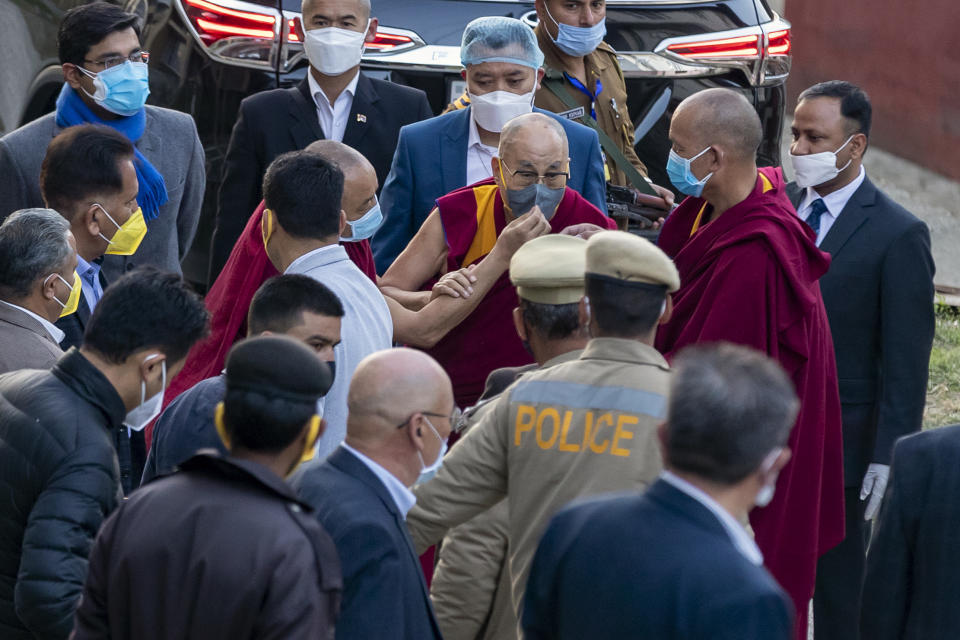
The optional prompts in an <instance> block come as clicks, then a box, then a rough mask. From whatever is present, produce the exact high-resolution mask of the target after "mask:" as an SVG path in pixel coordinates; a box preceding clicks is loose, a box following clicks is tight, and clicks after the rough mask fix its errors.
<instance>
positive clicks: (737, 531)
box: [660, 471, 763, 566]
mask: <svg viewBox="0 0 960 640" xmlns="http://www.w3.org/2000/svg"><path fill="white" fill-rule="evenodd" d="M660 478H661V479H662V480H663V481H665V482H667V483H669V484H671V485H672V486H673V487H674V488H675V489H678V490H679V491H682V492H683V493H685V494H687V495H688V496H690V497H691V498H693V499H694V500H696V501H697V502H699V503H700V504H702V505H703V506H704V507H706V508H707V509H709V510H710V513H712V514H713V515H715V516H716V517H717V519H718V520H719V521H720V524H722V525H723V528H724V529H726V531H727V534H728V535H729V536H730V540H731V542H733V545H734V546H735V547H736V548H737V550H738V551H739V552H740V553H742V554H743V556H744V557H745V558H746V559H747V560H749V561H750V562H752V563H753V564H755V565H757V566H760V565H762V564H763V554H762V553H760V548H759V547H757V543H756V542H754V541H753V538H751V537H750V536H749V535H748V534H747V530H746V528H745V527H744V526H743V525H742V524H740V523H739V522H737V520H736V519H735V518H734V517H733V516H732V515H730V512H729V511H727V510H726V509H724V508H723V507H721V506H720V504H719V503H718V502H717V501H716V500H714V499H713V498H711V497H710V496H709V495H707V494H706V493H705V492H704V491H702V490H700V489H698V488H697V487H695V486H693V485H692V484H690V483H689V482H687V481H686V480H684V479H683V478H681V477H679V476H677V475H676V474H674V473H671V472H669V471H663V472H661V473H660Z"/></svg>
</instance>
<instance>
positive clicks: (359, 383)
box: [294, 349, 459, 640]
mask: <svg viewBox="0 0 960 640" xmlns="http://www.w3.org/2000/svg"><path fill="white" fill-rule="evenodd" d="M348 405H349V417H348V419H347V438H346V440H345V441H344V443H343V444H342V445H340V447H339V448H338V449H337V450H336V451H334V452H333V453H332V454H331V455H330V457H329V458H327V460H326V462H323V463H322V464H318V463H310V464H308V465H305V466H304V469H303V471H302V473H300V474H298V477H297V478H295V479H294V485H295V487H296V488H297V493H298V494H299V495H300V498H301V499H302V500H304V501H305V502H307V503H308V504H310V505H311V506H312V507H313V508H314V509H315V510H316V516H317V519H318V520H319V521H320V524H322V525H323V526H324V528H325V529H326V530H327V531H328V532H329V533H330V535H331V537H332V538H333V541H334V543H335V544H336V546H337V551H338V552H339V554H340V562H341V564H342V568H343V594H344V597H343V602H342V604H341V609H340V619H339V621H338V622H337V632H336V637H337V638H338V639H340V640H367V639H368V638H387V637H389V638H392V639H394V640H430V639H431V638H433V639H436V640H440V638H441V634H440V630H439V628H438V626H437V621H436V619H435V617H434V614H433V608H432V606H431V605H430V598H429V596H428V594H427V586H426V583H425V581H424V578H423V573H422V571H421V570H420V564H419V561H418V560H417V556H415V555H414V553H413V544H412V543H411V541H410V537H409V534H408V533H407V527H406V524H405V522H404V520H405V519H406V516H407V512H408V511H409V510H410V508H411V507H412V506H413V504H414V503H415V502H416V498H415V497H414V495H413V493H411V491H410V487H411V486H413V485H414V484H415V483H418V482H422V481H424V480H426V479H427V478H429V477H432V475H433V474H434V473H436V471H437V469H438V468H440V466H441V463H442V462H443V454H444V453H445V451H446V444H447V438H448V437H449V436H450V432H451V431H452V429H453V426H454V423H455V422H456V421H457V419H458V415H457V414H458V413H459V412H458V411H457V410H456V405H455V404H454V402H453V392H452V389H451V387H450V379H449V378H448V377H447V375H446V374H445V373H444V371H443V369H441V368H440V366H439V365H438V364H437V362H436V361H434V360H433V359H432V358H431V357H430V356H428V355H425V354H423V353H420V352H418V351H413V350H410V349H388V350H385V351H380V352H377V353H374V354H371V355H370V356H367V357H366V358H365V359H364V360H363V361H362V362H360V364H359V365H358V366H357V368H356V370H355V372H354V374H353V379H352V380H351V381H350V393H349V399H348Z"/></svg>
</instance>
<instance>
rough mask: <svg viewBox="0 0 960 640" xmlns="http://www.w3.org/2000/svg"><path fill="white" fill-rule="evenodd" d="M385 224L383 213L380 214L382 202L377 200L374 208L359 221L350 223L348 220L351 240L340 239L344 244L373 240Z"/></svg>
mask: <svg viewBox="0 0 960 640" xmlns="http://www.w3.org/2000/svg"><path fill="white" fill-rule="evenodd" d="M382 223H383V213H381V212H380V202H379V201H378V200H375V201H374V203H373V206H372V207H370V210H369V211H367V212H366V213H365V214H363V216H361V217H360V218H359V219H357V220H354V221H353V222H350V221H349V220H347V226H349V227H350V233H351V234H353V235H351V236H350V237H349V238H340V239H341V240H342V241H343V242H360V241H361V240H366V239H367V238H372V237H373V234H375V233H376V232H377V229H379V228H380V225H381V224H382Z"/></svg>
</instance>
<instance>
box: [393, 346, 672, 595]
mask: <svg viewBox="0 0 960 640" xmlns="http://www.w3.org/2000/svg"><path fill="white" fill-rule="evenodd" d="M669 377H670V373H669V367H668V365H667V362H666V360H664V358H663V356H661V355H660V354H659V353H658V352H657V351H656V350H655V349H654V348H653V347H651V346H648V345H645V344H643V343H640V342H637V341H635V340H625V339H619V338H594V339H593V340H591V341H590V343H589V344H588V345H587V348H586V349H585V350H584V352H583V354H582V355H581V357H580V359H578V360H575V361H572V362H567V363H564V364H558V365H556V366H553V367H550V368H549V369H544V370H541V371H534V372H531V373H528V374H526V375H524V376H523V377H522V378H521V379H520V380H518V381H517V382H516V383H515V384H514V385H513V386H511V387H510V388H509V389H507V390H506V391H505V392H504V393H503V394H502V395H501V396H500V397H499V398H498V399H497V400H496V401H494V402H493V403H492V406H491V407H490V409H489V410H487V411H485V412H484V414H483V416H482V417H481V419H480V421H479V423H478V424H477V425H476V426H475V427H474V428H472V429H471V430H470V431H469V432H468V433H467V435H466V436H465V437H464V438H463V439H462V440H461V441H460V442H459V443H457V445H456V446H454V447H453V448H452V449H451V450H450V453H449V454H448V455H447V456H446V458H445V459H444V462H443V466H441V467H440V470H439V472H438V473H437V475H436V477H435V478H434V479H433V480H431V481H429V482H427V483H426V484H423V485H420V486H419V487H416V488H415V489H414V491H415V493H416V495H417V503H416V505H415V506H414V507H413V509H412V510H411V511H410V513H409V514H408V515H407V525H408V527H409V529H410V534H411V536H412V538H413V540H414V544H415V545H416V547H417V551H418V552H419V553H422V552H423V551H424V550H425V549H427V548H428V547H429V546H430V545H432V544H436V543H437V542H439V541H440V539H441V538H442V537H443V535H444V534H445V533H446V531H447V530H448V529H450V528H452V527H455V526H457V525H459V524H461V523H463V522H466V521H467V520H469V519H470V518H472V517H473V516H475V515H477V514H478V513H480V512H482V511H484V510H485V509H488V508H489V507H491V506H493V505H494V504H496V503H497V502H498V501H499V500H501V499H502V498H503V497H505V496H506V497H509V499H510V502H509V512H510V513H509V535H510V552H509V556H510V558H509V560H510V563H509V566H510V575H511V580H512V596H513V604H514V608H515V609H516V610H519V604H520V601H521V599H522V596H523V590H524V587H525V585H526V580H527V575H528V572H529V567H530V562H531V560H532V559H533V554H534V552H535V551H536V548H537V544H538V543H539V540H540V536H541V534H542V533H543V531H544V529H545V528H546V526H547V524H548V522H549V520H550V518H551V517H552V516H553V515H554V513H556V512H557V510H558V509H560V508H561V507H563V506H565V505H566V504H568V503H569V502H570V501H572V500H575V499H577V498H581V497H584V496H592V495H596V494H600V493H607V492H611V491H624V490H627V491H640V490H643V489H645V488H646V487H647V486H648V485H650V484H651V483H652V482H653V481H654V480H655V479H656V477H657V475H658V474H659V473H660V470H661V469H662V461H661V457H660V448H659V444H658V440H657V435H656V430H657V426H658V425H659V424H660V423H661V422H662V421H663V418H664V417H665V415H666V407H667V390H668V383H669Z"/></svg>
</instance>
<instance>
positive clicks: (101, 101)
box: [77, 60, 150, 116]
mask: <svg viewBox="0 0 960 640" xmlns="http://www.w3.org/2000/svg"><path fill="white" fill-rule="evenodd" d="M77 68H78V69H80V71H82V72H83V73H84V74H86V75H88V76H90V77H91V78H93V86H94V89H95V91H94V93H93V94H92V95H91V94H89V93H87V91H86V90H85V89H84V90H83V92H84V93H86V94H87V95H88V96H90V97H91V98H92V99H93V101H94V102H96V103H97V104H98V105H100V106H101V107H103V108H104V109H106V110H107V111H109V112H110V113H115V114H117V115H118V116H132V115H134V114H135V113H137V112H138V111H140V109H142V108H143V105H145V104H146V103H147V96H148V95H150V81H149V69H148V68H147V63H146V62H130V61H129V60H127V61H126V62H124V63H123V64H118V65H116V66H114V67H110V68H109V69H104V70H103V71H101V72H100V73H93V72H91V71H87V70H86V69H84V68H83V67H79V66H78V67H77Z"/></svg>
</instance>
